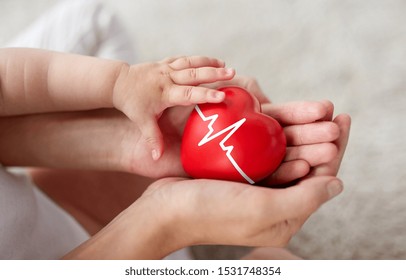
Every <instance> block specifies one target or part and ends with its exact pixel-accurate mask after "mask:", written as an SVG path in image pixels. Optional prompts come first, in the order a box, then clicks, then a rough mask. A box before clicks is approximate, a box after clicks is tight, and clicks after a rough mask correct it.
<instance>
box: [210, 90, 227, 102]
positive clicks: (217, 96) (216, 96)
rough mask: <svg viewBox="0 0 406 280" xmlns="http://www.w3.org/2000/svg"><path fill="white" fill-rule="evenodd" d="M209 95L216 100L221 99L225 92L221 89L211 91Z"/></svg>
mask: <svg viewBox="0 0 406 280" xmlns="http://www.w3.org/2000/svg"><path fill="white" fill-rule="evenodd" d="M211 96H212V97H213V98H214V99H216V100H223V99H224V97H225V93H224V92H222V91H213V92H212V93H211Z"/></svg>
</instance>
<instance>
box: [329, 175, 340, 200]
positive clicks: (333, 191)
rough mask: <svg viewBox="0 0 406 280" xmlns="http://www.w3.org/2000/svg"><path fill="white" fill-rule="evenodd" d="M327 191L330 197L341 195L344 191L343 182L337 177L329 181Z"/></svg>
mask: <svg viewBox="0 0 406 280" xmlns="http://www.w3.org/2000/svg"><path fill="white" fill-rule="evenodd" d="M327 191H328V195H329V197H330V198H333V197H335V196H337V195H339V194H340V193H341V192H342V191H343V183H342V182H341V181H340V180H338V179H336V180H333V181H331V182H330V183H328V185H327Z"/></svg>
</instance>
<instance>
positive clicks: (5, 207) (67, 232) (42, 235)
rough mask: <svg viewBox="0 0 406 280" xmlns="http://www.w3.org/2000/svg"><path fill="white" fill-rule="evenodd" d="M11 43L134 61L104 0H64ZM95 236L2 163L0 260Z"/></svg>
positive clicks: (41, 253) (53, 253) (35, 255)
mask: <svg viewBox="0 0 406 280" xmlns="http://www.w3.org/2000/svg"><path fill="white" fill-rule="evenodd" d="M6 47H32V48H43V49H48V50H55V51H62V52H70V53H77V54H83V55H93V56H100V57H104V58H111V59H120V60H125V61H127V62H129V63H132V62H134V60H135V58H134V51H133V47H132V44H131V42H130V40H129V37H128V36H127V34H126V33H125V31H124V29H123V28H122V26H121V25H120V22H119V21H118V19H117V18H116V17H115V16H114V14H113V13H111V12H110V11H109V10H108V9H106V8H105V7H104V6H103V5H102V4H101V3H100V2H98V1H92V0H74V1H61V2H59V3H58V4H57V5H56V6H55V7H53V8H51V9H50V10H49V11H48V12H46V13H45V14H44V15H43V16H42V17H40V18H39V19H38V20H37V21H35V22H34V23H33V24H32V25H30V26H29V27H28V28H27V29H26V30H24V31H23V32H22V33H21V34H19V35H18V36H17V37H16V38H14V39H12V40H11V41H10V42H9V43H8V44H7V45H6ZM88 238H89V236H88V234H87V233H86V231H85V230H84V229H83V228H82V227H81V226H80V225H79V223H77V222H76V220H74V219H73V218H72V217H71V216H70V215H69V214H68V213H66V212H65V211H64V210H63V209H62V208H60V207H59V206H58V205H56V204H55V203H54V202H53V201H51V200H50V199H49V198H48V197H47V196H46V195H44V194H43V193H42V192H41V191H40V190H39V189H38V188H36V187H35V186H34V185H33V184H32V182H31V181H30V180H29V179H28V177H27V176H25V175H24V174H23V173H20V174H14V173H10V172H8V171H6V170H5V169H4V168H2V167H1V166H0V259H56V258H60V257H62V256H63V255H64V254H65V253H67V252H68V251H70V250H72V249H73V248H75V247H76V246H78V245H79V244H80V243H82V242H83V241H85V240H87V239H88Z"/></svg>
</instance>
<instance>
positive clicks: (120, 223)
mask: <svg viewBox="0 0 406 280" xmlns="http://www.w3.org/2000/svg"><path fill="white" fill-rule="evenodd" d="M148 200H151V199H150V198H149V197H142V198H140V199H138V200H137V201H136V202H135V203H134V204H132V205H131V206H130V207H129V208H127V209H126V210H124V211H123V212H122V213H121V214H120V215H118V216H117V217H116V218H115V219H114V220H113V221H112V222H111V223H110V224H109V225H107V226H106V227H105V228H103V229H102V230H101V231H99V232H98V233H97V234H96V235H95V236H93V237H92V238H90V239H89V240H88V241H86V242H85V243H83V244H82V245H81V246H79V247H77V248H76V249H74V250H73V251H71V252H70V253H68V254H67V255H66V256H64V259H162V258H163V257H165V256H166V255H168V254H170V253H171V252H173V251H174V250H176V249H178V248H179V244H178V243H177V240H176V235H174V234H175V231H174V230H173V226H172V223H171V219H168V218H167V217H169V216H168V215H162V214H161V213H158V212H157V211H156V209H157V207H154V203H153V202H154V201H148Z"/></svg>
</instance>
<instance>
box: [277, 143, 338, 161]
mask: <svg viewBox="0 0 406 280" xmlns="http://www.w3.org/2000/svg"><path fill="white" fill-rule="evenodd" d="M336 155H337V147H336V146H335V145H334V144H333V143H320V144H313V145H302V146H294V147H287V148H286V156H285V159H284V161H292V160H298V159H302V160H305V161H307V162H308V163H309V164H310V166H317V165H320V164H323V163H327V162H330V161H331V160H333V159H334V158H335V157H336Z"/></svg>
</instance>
